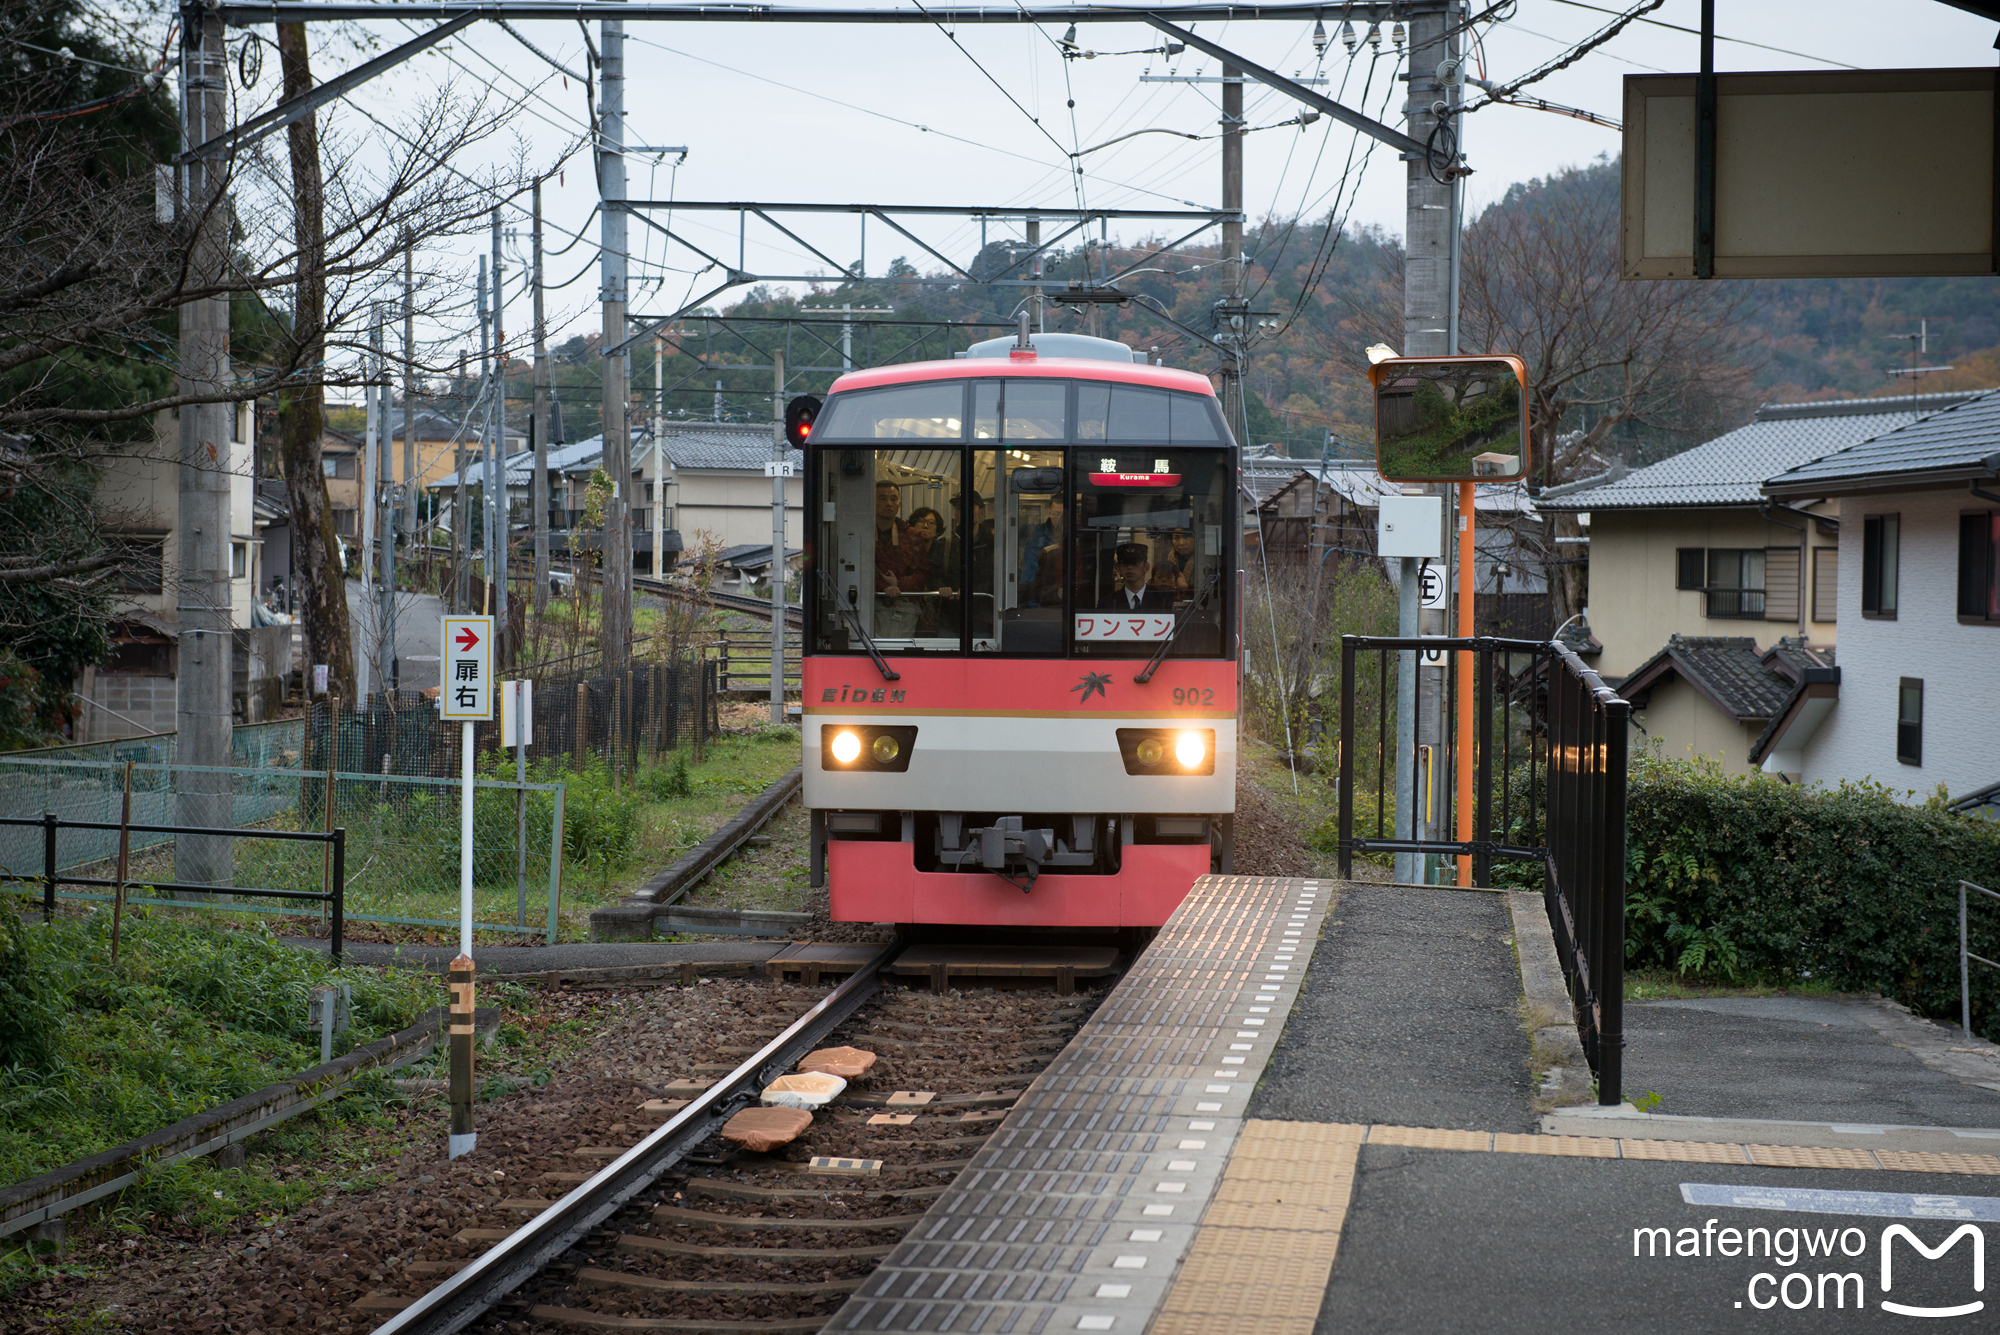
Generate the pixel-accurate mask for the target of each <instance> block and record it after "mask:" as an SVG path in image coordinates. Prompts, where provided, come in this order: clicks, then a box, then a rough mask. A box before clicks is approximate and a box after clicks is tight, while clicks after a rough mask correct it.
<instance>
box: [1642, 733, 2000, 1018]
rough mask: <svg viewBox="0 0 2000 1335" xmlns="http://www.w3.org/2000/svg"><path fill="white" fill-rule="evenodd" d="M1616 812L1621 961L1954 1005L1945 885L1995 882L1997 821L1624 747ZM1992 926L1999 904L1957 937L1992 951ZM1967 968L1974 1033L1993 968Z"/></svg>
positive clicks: (1999, 999) (1954, 923) (1857, 787)
mask: <svg viewBox="0 0 2000 1335" xmlns="http://www.w3.org/2000/svg"><path fill="white" fill-rule="evenodd" d="M1626 810H1627V827H1626V828H1627V837H1626V864H1627V870H1626V909H1625V930H1626V951H1625V961H1626V966H1627V967H1628V968H1664V969H1673V970H1677V971H1681V972H1685V973H1691V974H1697V975H1709V976H1713V977H1721V978H1728V979H1731V980H1736V981H1741V980H1747V979H1752V978H1757V979H1764V980H1767V981H1774V982H1798V981H1807V980H1810V981H1813V982H1818V983H1823V984H1826V985H1829V986H1832V987H1834V988H1837V989H1839V990H1842V991H1867V992H1872V991H1880V992H1881V993H1883V994H1884V995H1886V996H1889V997H1892V998H1894V999H1895V1000H1897V1001H1900V1002H1902V1003H1904V1004H1905V1005H1907V1006H1909V1007H1910V1008H1911V1009H1913V1010H1915V1011H1917V1012H1919V1013H1921V1014H1926V1015H1947V1014H1954V1015H1955V1014H1956V1013H1957V1010H1958V1000H1959V984H1958V889H1957V885H1958V881H1959V880H1960V879H1961V878H1963V879H1965V880H1969V881H1973V882H1975V883H1977V884H1981V885H1986V886H1990V887H1993V888H1996V889H2000V825H1996V824H1995V823H1993V822H1988V821H1983V820H1978V819H1973V818H1969V817H1963V816H1953V815H1950V814H1948V813H1947V812H1946V811H1945V810H1944V809H1943V806H1942V804H1941V803H1939V802H1937V801H1931V802H1928V803H1924V804H1922V805H1910V804H1906V803H1903V802H1899V801H1897V800H1896V799H1895V797H1894V796H1893V795H1892V794H1891V791H1890V790H1889V789H1887V788H1884V787H1882V786H1880V785H1878V784H1873V783H1858V784H1842V785H1841V786H1840V787H1839V788H1836V789H1827V788H1821V787H1804V786H1798V785H1788V784H1783V783H1778V782H1775V781H1773V780H1771V779H1767V778H1764V777H1761V776H1755V775H1752V776H1744V777H1733V776H1729V775H1725V774H1722V773H1720V772H1719V771H1718V770H1716V769H1715V768H1714V767H1712V766H1703V765H1700V764H1690V763H1687V762H1682V761H1672V760H1658V759H1635V761H1634V763H1633V765H1632V770H1631V781H1630V786H1629V789H1628V794H1627V799H1626ZM1983 923H1991V924H1992V926H1990V927H1988V926H1982V924H1983ZM1996 938H2000V917H1996V915H1994V914H1993V912H1992V911H1991V910H1988V911H1986V912H1985V913H1980V912H1978V911H1975V914H1974V931H1973V940H1972V949H1973V950H1974V951H1975V952H1977V953H1979V954H1984V955H1992V954H1993V953H1994V952H1995V951H1996V950H2000V945H1996ZM1982 940H1983V942H1984V944H1982ZM1973 973H1974V977H1973V996H1972V1014H1973V1028H1974V1030H1975V1031H1978V1030H1981V1029H1983V1028H1984V1027H1985V1026H1986V1025H1987V1024H1988V1023H1989V1022H1990V1021H1992V1020H1993V1019H1994V1018H1995V1010H1996V1006H2000V975H1996V974H1994V973H1993V972H1991V971H1988V970H1981V969H1975V970H1974V971H1973Z"/></svg>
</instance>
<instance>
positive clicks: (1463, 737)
mask: <svg viewBox="0 0 2000 1335" xmlns="http://www.w3.org/2000/svg"><path fill="white" fill-rule="evenodd" d="M1473 571H1474V567H1473V559H1472V483H1470V482H1461V483H1459V484H1458V634H1459V637H1460V638H1461V639H1468V640H1469V639H1471V638H1472V635H1473V629H1472V610H1473V600H1474V596H1475V595H1474V586H1475V584H1476V583H1477V581H1476V580H1474V578H1473ZM1472 659H1473V655H1472V652H1471V650H1469V649H1461V650H1460V651H1459V654H1458V804H1457V805H1458V842H1459V843H1461V844H1469V843H1471V842H1472V750H1473V740H1472V731H1473V729H1472V718H1473V714H1472V707H1473V693H1474V691H1475V689H1476V688H1477V681H1476V680H1475V673H1474V671H1473V665H1472ZM1458 883H1459V885H1460V886H1470V885H1471V884H1472V859H1471V858H1470V857H1469V856H1466V855H1464V854H1460V855H1459V859H1458Z"/></svg>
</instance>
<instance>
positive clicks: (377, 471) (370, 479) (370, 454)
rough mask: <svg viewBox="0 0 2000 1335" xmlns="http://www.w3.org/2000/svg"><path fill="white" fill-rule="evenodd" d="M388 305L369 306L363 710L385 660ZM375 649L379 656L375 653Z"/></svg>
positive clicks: (358, 678)
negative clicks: (381, 566) (378, 537)
mask: <svg viewBox="0 0 2000 1335" xmlns="http://www.w3.org/2000/svg"><path fill="white" fill-rule="evenodd" d="M381 361H382V304H381V303H380V302H370V303H369V306H368V353H367V355H366V356H364V357H363V358H362V359H361V420H362V423H363V426H362V429H361V504H360V506H359V507H358V508H359V509H360V511H361V525H360V527H361V532H360V535H359V536H360V540H361V606H362V608H363V609H364V610H363V612H362V616H363V617H364V618H366V620H365V621H364V623H363V625H362V626H361V627H360V628H359V630H358V631H357V634H356V638H357V639H359V640H360V641H361V642H362V645H363V648H362V652H361V654H360V659H361V661H360V662H358V663H356V664H355V667H354V674H355V683H356V686H357V690H356V693H355V697H354V703H355V705H356V706H357V707H360V706H361V705H362V703H363V702H364V701H366V700H367V699H368V687H369V685H370V684H371V682H372V680H373V676H374V674H373V673H372V671H371V670H370V668H371V664H372V663H373V662H374V661H375V660H376V659H379V658H380V657H381V656H382V617H381V612H382V604H381V601H380V596H379V594H378V593H377V591H376V588H375V567H376V556H375V529H376V526H377V524H378V522H379V518H380V514H381V509H382V403H381V400H380V399H378V398H376V396H375V381H376V379H377V378H378V377H379V376H380V375H381V373H382V368H381ZM371 648H372V649H373V650H374V653H373V655H372V656H371V655H370V653H369V650H370V649H371Z"/></svg>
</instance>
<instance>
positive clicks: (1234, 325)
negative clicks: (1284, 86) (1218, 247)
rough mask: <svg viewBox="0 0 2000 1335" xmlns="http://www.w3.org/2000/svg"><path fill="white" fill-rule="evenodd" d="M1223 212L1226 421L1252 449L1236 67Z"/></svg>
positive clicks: (1227, 102) (1226, 69) (1225, 95)
mask: <svg viewBox="0 0 2000 1335" xmlns="http://www.w3.org/2000/svg"><path fill="white" fill-rule="evenodd" d="M1222 211H1223V214H1224V215H1225V216H1224V218H1223V223H1222V262H1223V263H1224V264H1225V265H1227V266H1228V269H1227V273H1228V277H1229V296H1228V298H1227V300H1226V301H1225V303H1224V305H1223V327H1224V333H1223V336H1222V338H1221V339H1220V340H1219V341H1220V342H1223V343H1227V344H1228V345H1229V347H1230V350H1231V354H1230V357H1229V359H1228V360H1227V361H1225V362H1224V363H1223V368H1222V416H1223V419H1224V420H1225V421H1227V422H1228V423H1229V429H1230V430H1231V431H1235V432H1241V433H1243V437H1244V438H1243V439H1242V440H1239V441H1238V442H1237V443H1238V444H1240V445H1244V446H1248V445H1249V444H1250V441H1249V439H1248V436H1249V427H1248V423H1249V419H1248V418H1247V417H1246V416H1245V415H1244V411H1243V345H1244V340H1245V339H1246V338H1248V337H1249V327H1248V326H1249V321H1247V320H1246V319H1244V317H1243V310H1244V301H1243V71H1242V70H1240V69H1238V68H1236V67H1235V66H1234V65H1224V66H1223V67H1222Z"/></svg>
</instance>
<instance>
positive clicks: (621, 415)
mask: <svg viewBox="0 0 2000 1335" xmlns="http://www.w3.org/2000/svg"><path fill="white" fill-rule="evenodd" d="M598 45H599V47H600V49H601V51H602V55H601V56H600V58H599V64H598V89H599V97H600V99H601V103H600V107H599V111H598V130H597V134H598V138H597V188H598V192H599V196H600V203H601V206H602V207H601V210H600V215H599V216H600V218H601V219H602V221H601V223H600V225H599V240H600V244H601V247H602V250H601V255H600V261H599V263H600V268H599V273H600V274H601V276H602V284H601V288H600V291H599V299H600V300H601V301H602V302H603V303H604V335H603V337H604V344H603V346H604V347H605V348H607V349H610V348H615V347H617V346H618V345H619V344H620V343H623V342H624V341H625V292H626V263H625V22H624V20H623V19H605V20H604V22H603V24H602V29H601V31H600V33H599V37H598ZM625 369H626V359H625V356H624V354H623V353H612V354H611V355H609V356H607V357H605V358H604V471H605V472H607V473H609V474H610V475H611V482H612V492H611V497H610V499H609V501H608V502H607V503H606V505H605V515H604V571H603V578H604V602H603V625H602V627H601V629H600V632H599V634H600V639H601V642H602V644H603V648H604V667H605V670H606V671H608V672H612V673H617V672H620V671H623V670H624V667H625V664H626V660H627V659H628V658H629V657H630V656H631V643H630V639H631V633H632V624H631V604H630V602H629V601H628V594H627V591H628V590H629V589H630V588H631V582H632V549H631V524H630V521H629V520H628V519H627V518H626V516H627V515H629V514H630V513H631V507H632V442H631V440H630V439H629V438H628V436H627V434H626V423H625Z"/></svg>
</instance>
